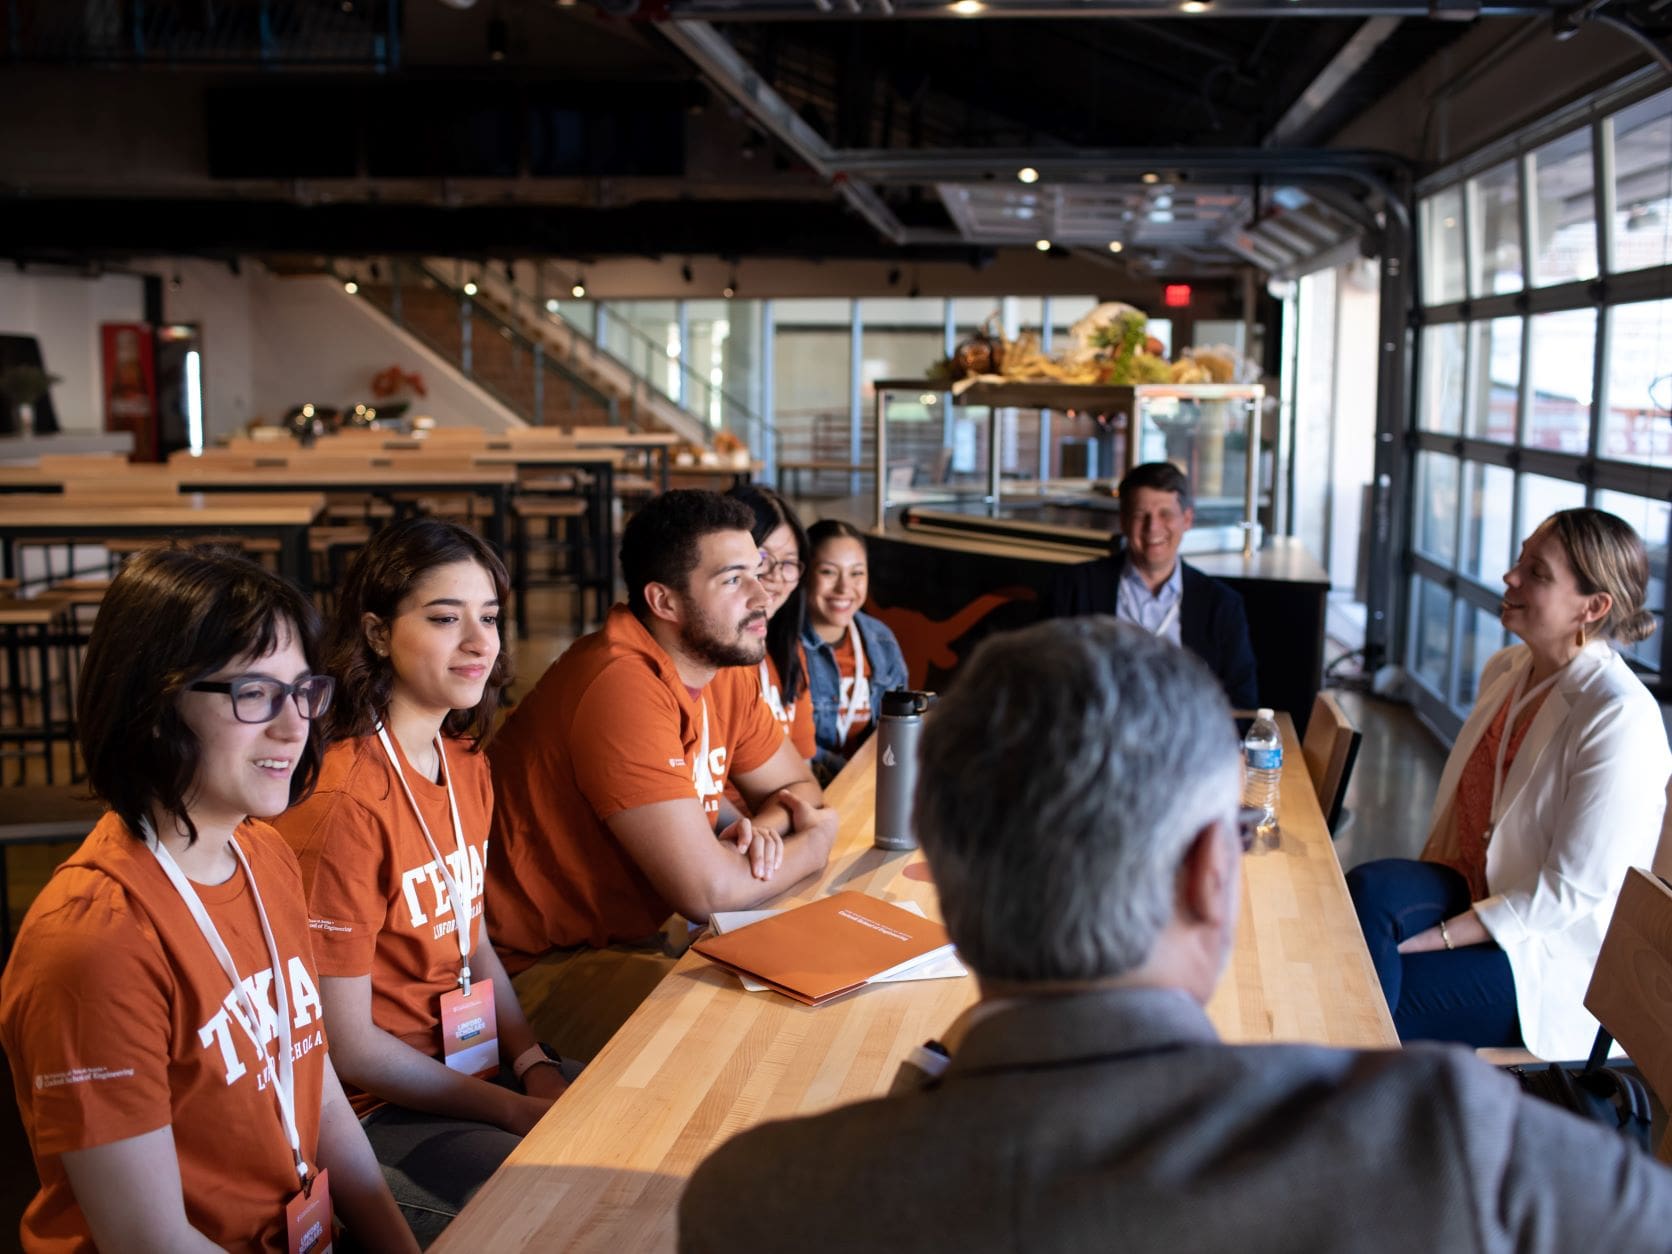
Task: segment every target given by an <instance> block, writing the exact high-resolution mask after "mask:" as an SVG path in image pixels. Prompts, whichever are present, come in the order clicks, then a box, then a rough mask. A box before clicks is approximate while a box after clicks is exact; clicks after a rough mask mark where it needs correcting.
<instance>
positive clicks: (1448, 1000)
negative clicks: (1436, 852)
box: [1347, 858, 1521, 1049]
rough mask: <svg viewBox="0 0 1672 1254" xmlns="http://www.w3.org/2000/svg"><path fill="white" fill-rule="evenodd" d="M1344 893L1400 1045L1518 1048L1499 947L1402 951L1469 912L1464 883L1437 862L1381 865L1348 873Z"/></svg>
mask: <svg viewBox="0 0 1672 1254" xmlns="http://www.w3.org/2000/svg"><path fill="white" fill-rule="evenodd" d="M1347 891H1348V892H1349V893H1351V894H1352V898H1353V909H1355V910H1356V911H1357V912H1358V920H1359V927H1361V928H1362V929H1363V930H1364V940H1365V944H1366V945H1368V946H1369V947H1370V961H1371V962H1372V963H1373V964H1374V965H1375V967H1376V976H1377V978H1378V979H1380V980H1381V982H1382V993H1383V994H1384V995H1385V996H1386V997H1387V1001H1388V1009H1389V1010H1391V1011H1392V1012H1393V1026H1394V1027H1395V1028H1397V1029H1398V1031H1399V1039H1400V1040H1402V1041H1456V1042H1459V1043H1461V1044H1464V1045H1472V1046H1474V1047H1476V1048H1477V1049H1478V1048H1480V1047H1482V1046H1488V1045H1494V1046H1503V1045H1519V1044H1521V1023H1520V1019H1519V1018H1518V1017H1517V1015H1516V1009H1515V977H1514V975H1513V974H1512V973H1511V971H1510V966H1509V958H1508V956H1506V955H1505V953H1504V951H1503V950H1502V949H1500V948H1499V947H1498V946H1497V945H1496V944H1493V943H1492V942H1491V941H1488V942H1486V943H1485V944H1481V945H1468V946H1465V947H1464V948H1461V949H1439V950H1433V951H1430V952H1428V953H1422V954H1402V953H1400V952H1399V942H1400V941H1402V940H1404V939H1405V938H1406V937H1409V936H1415V935H1416V934H1417V933H1418V932H1424V931H1427V930H1428V929H1429V928H1431V927H1433V926H1434V925H1435V924H1436V923H1438V922H1439V921H1440V920H1441V919H1449V918H1451V917H1452V916H1453V915H1458V914H1462V913H1463V912H1464V911H1466V910H1467V909H1468V908H1469V906H1470V904H1471V903H1470V900H1469V883H1468V881H1467V880H1465V879H1464V878H1463V877H1462V876H1461V875H1459V874H1458V873H1457V872H1456V871H1454V870H1452V869H1451V868H1450V867H1449V866H1441V865H1440V864H1439V863H1437V862H1415V861H1412V860H1410V859H1408V858H1384V859H1382V860H1381V861H1379V862H1366V863H1364V864H1363V865H1362V866H1357V867H1354V868H1353V869H1352V870H1351V871H1349V872H1347Z"/></svg>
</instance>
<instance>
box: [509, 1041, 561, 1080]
mask: <svg viewBox="0 0 1672 1254" xmlns="http://www.w3.org/2000/svg"><path fill="white" fill-rule="evenodd" d="M542 1063H545V1064H546V1065H548V1066H552V1067H555V1066H557V1064H556V1063H555V1062H553V1061H552V1060H551V1059H550V1058H548V1057H547V1056H546V1049H545V1046H543V1045H530V1046H529V1047H528V1048H527V1049H525V1050H523V1052H522V1053H520V1054H518V1055H517V1057H516V1060H515V1061H514V1062H512V1064H511V1074H512V1075H514V1076H516V1077H517V1079H519V1080H521V1079H522V1078H523V1077H524V1076H525V1075H527V1074H528V1073H529V1072H530V1071H532V1070H533V1069H534V1068H535V1067H538V1066H540V1065H541V1064H542Z"/></svg>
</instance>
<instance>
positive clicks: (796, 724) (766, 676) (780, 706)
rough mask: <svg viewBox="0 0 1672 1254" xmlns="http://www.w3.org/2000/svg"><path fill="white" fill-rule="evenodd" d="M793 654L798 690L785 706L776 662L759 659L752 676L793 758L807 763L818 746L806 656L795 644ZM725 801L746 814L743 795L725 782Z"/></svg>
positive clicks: (728, 781) (746, 804)
mask: <svg viewBox="0 0 1672 1254" xmlns="http://www.w3.org/2000/svg"><path fill="white" fill-rule="evenodd" d="M796 652H797V653H800V654H801V676H802V679H801V691H800V692H798V693H797V694H796V697H795V700H794V701H791V702H790V703H789V704H788V705H786V704H784V700H783V697H782V693H783V684H784V680H783V676H781V675H779V673H778V666H777V663H775V662H774V661H773V660H772V659H771V658H770V657H765V658H762V659H761V662H760V665H759V666H756V667H755V674H756V675H757V676H759V677H760V694H761V700H762V701H764V702H765V703H766V708H767V709H769V710H771V711H772V717H773V718H775V719H777V721H778V726H779V727H780V728H782V729H783V732H784V736H785V738H786V739H787V740H788V741H789V742H790V747H791V748H792V749H794V750H795V755H796V757H798V758H801V759H802V760H803V761H809V760H811V759H812V757H813V755H814V754H815V753H817V752H818V744H817V743H816V741H815V740H814V735H813V706H812V702H811V701H810V700H809V699H808V696H807V655H806V654H805V653H802V651H801V646H800V645H799V644H798V645H796ZM763 671H764V673H763ZM726 800H727V801H729V802H731V803H732V805H733V807H734V808H735V809H736V810H737V812H738V813H739V814H748V813H749V806H748V803H747V802H746V801H744V799H743V794H742V793H740V792H739V791H738V790H737V785H736V784H735V783H733V782H732V781H731V780H729V779H728V780H727V781H726Z"/></svg>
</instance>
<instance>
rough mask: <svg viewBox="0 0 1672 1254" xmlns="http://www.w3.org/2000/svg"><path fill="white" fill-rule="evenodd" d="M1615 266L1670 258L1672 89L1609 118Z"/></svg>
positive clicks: (1632, 266)
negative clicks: (1611, 152) (1610, 128)
mask: <svg viewBox="0 0 1672 1254" xmlns="http://www.w3.org/2000/svg"><path fill="white" fill-rule="evenodd" d="M1613 130H1614V261H1613V265H1612V266H1611V267H1610V269H1613V270H1642V269H1644V268H1645V267H1647V266H1663V265H1666V264H1667V263H1669V262H1672V92H1662V93H1661V94H1660V95H1658V96H1652V97H1650V98H1649V99H1648V100H1642V101H1639V102H1638V103H1637V104H1634V105H1632V107H1631V108H1629V109H1624V110H1622V111H1621V112H1620V113H1618V114H1617V115H1615V117H1614V119H1613Z"/></svg>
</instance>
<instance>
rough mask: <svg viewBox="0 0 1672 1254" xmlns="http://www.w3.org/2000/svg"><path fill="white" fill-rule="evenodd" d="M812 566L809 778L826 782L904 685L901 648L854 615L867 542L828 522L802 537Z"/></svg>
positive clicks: (861, 593)
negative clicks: (883, 702) (880, 706)
mask: <svg viewBox="0 0 1672 1254" xmlns="http://www.w3.org/2000/svg"><path fill="white" fill-rule="evenodd" d="M807 541H808V544H809V545H810V546H811V548H812V554H813V562H812V570H811V572H810V582H809V584H808V587H807V623H806V626H805V627H804V628H803V629H802V632H801V642H802V645H803V647H804V648H805V650H806V654H807V690H808V694H809V696H810V697H811V698H812V703H813V728H814V738H815V740H816V743H817V745H818V750H817V752H816V753H815V754H814V756H813V773H814V774H815V775H817V776H818V777H819V781H820V782H821V783H825V782H828V781H829V780H830V779H831V778H832V777H833V776H834V775H835V774H836V772H837V771H839V770H841V769H842V767H843V766H844V765H845V764H846V763H847V760H848V759H849V758H851V757H852V756H853V755H854V752H855V751H856V750H857V749H858V748H859V746H860V745H862V744H864V743H865V738H866V737H867V736H869V735H870V734H871V728H872V726H873V725H874V722H875V718H874V711H875V709H876V707H877V702H878V701H879V700H880V698H881V696H882V694H883V693H885V692H888V691H890V690H892V689H895V688H904V687H905V686H906V682H907V681H906V660H905V657H904V656H903V655H902V654H901V652H900V642H899V641H897V640H896V639H895V638H894V633H893V632H892V631H890V630H889V629H888V628H887V626H886V625H884V624H883V623H882V622H880V621H879V620H877V619H875V618H872V617H871V616H870V615H869V614H863V613H861V612H860V609H859V607H860V606H862V605H864V604H865V594H866V590H867V586H868V579H867V571H866V566H865V537H864V536H863V535H862V534H861V533H860V531H859V530H858V529H857V528H855V527H852V526H850V525H849V524H847V523H845V522H839V521H837V520H836V519H832V518H826V519H824V520H823V521H821V522H817V523H814V524H813V526H812V527H811V528H809V529H808V532H807Z"/></svg>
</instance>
